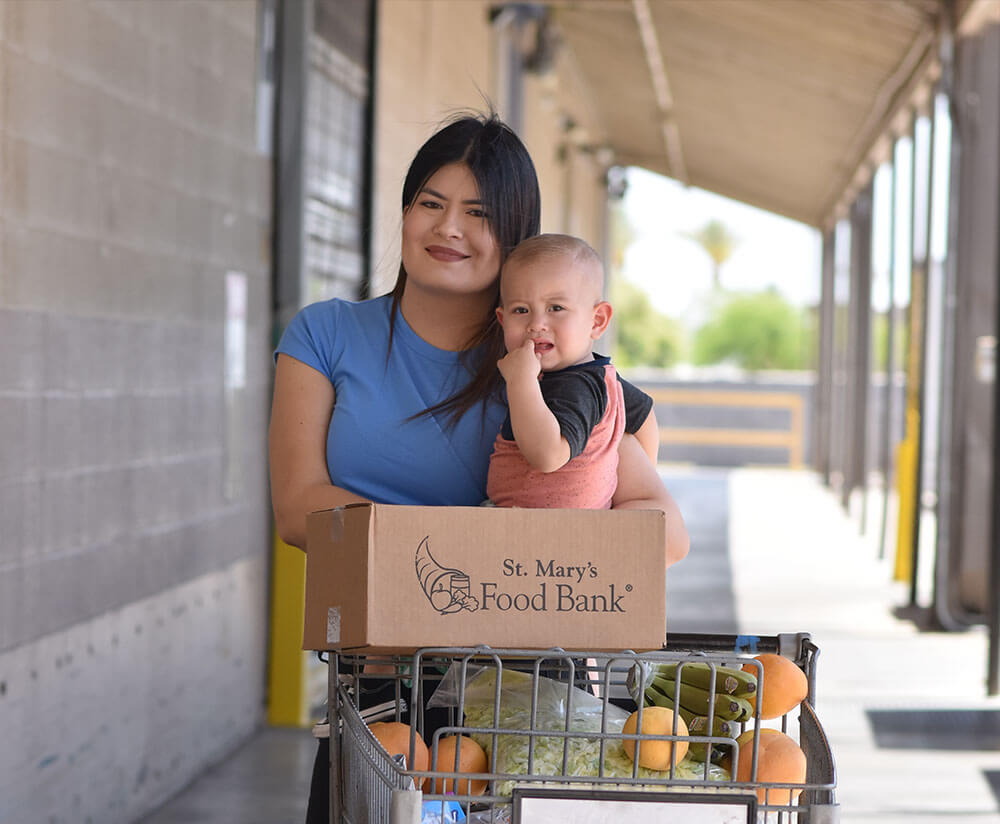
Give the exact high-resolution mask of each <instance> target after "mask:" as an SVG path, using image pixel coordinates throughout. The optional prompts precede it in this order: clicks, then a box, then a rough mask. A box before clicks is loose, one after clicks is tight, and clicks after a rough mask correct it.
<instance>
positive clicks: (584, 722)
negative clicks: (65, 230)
mask: <svg viewBox="0 0 1000 824" xmlns="http://www.w3.org/2000/svg"><path fill="white" fill-rule="evenodd" d="M502 673H503V674H502V681H501V688H500V695H499V718H497V717H496V712H495V710H496V695H497V693H496V676H497V669H496V668H495V667H482V668H473V667H468V668H467V669H466V680H465V690H464V705H463V709H464V712H465V725H466V726H467V727H471V728H477V727H478V728H485V729H491V730H492V729H503V730H532V729H533V730H535V731H539V730H541V731H546V730H548V731H565V730H566V729H567V726H566V710H567V704H569V703H570V700H569V696H570V694H572V702H571V703H572V707H571V710H570V718H569V727H568V729H569V730H570V731H571V732H591V733H596V735H595V736H594V737H589V736H588V737H579V738H576V737H572V738H571V737H563V736H543V735H538V734H537V732H536V733H535V734H533V735H531V736H529V735H526V734H514V733H511V734H494V733H473V732H470V733H469V735H471V736H472V737H473V738H474V739H475V740H476V741H477V742H478V743H479V744H480V745H481V746H482V748H483V749H484V750H485V751H486V754H487V756H488V757H489V758H490V759H491V764H490V771H491V772H493V773H498V774H504V773H506V774H513V775H532V776H539V777H543V776H561V775H564V774H565V775H569V776H578V777H597V776H601V775H603V776H604V777H608V778H625V779H629V780H630V781H631V780H632V770H633V765H632V759H630V758H629V757H628V755H626V753H625V750H624V748H623V747H622V740H621V739H616V738H605V739H604V769H603V771H602V770H601V763H600V761H601V729H602V728H601V724H602V717H604V718H605V720H604V731H605V732H608V733H620V732H621V731H622V727H623V726H624V725H625V721H626V719H627V718H628V716H629V713H628V712H627V711H626V710H624V709H622V708H621V707H618V706H615V705H614V704H610V703H609V704H608V705H607V707H605V705H604V702H603V701H602V700H601V699H600V698H597V697H596V696H594V695H592V694H591V693H589V692H586V691H585V690H582V689H578V688H576V687H573V688H572V689H570V688H569V687H568V686H567V685H566V684H565V683H559V682H557V681H554V680H552V679H550V678H545V677H541V676H540V677H538V678H537V682H538V690H537V695H538V700H537V706H536V709H535V722H534V724H532V723H531V697H532V691H533V690H532V686H533V681H534V680H536V679H534V677H533V676H532V675H531V674H530V673H525V672H518V671H516V670H511V669H507V668H504V669H503V670H502ZM460 679H461V667H460V666H459V665H458V664H454V665H453V666H452V667H451V668H450V669H449V671H448V673H447V674H446V675H445V677H444V679H443V680H442V681H441V683H440V685H439V686H438V688H437V690H436V691H435V693H434V695H433V696H432V697H431V699H430V701H429V702H428V706H445V707H457V706H459V698H460V696H459V691H460V683H459V681H460ZM605 711H606V716H605V715H604V714H605ZM494 737H496V739H497V741H496V759H495V763H494V762H493V761H492V759H493V738H494ZM532 739H533V741H534V760H533V762H532V766H531V771H530V773H529V770H528V760H529V747H530V746H531V745H530V743H529V742H530V740H532ZM567 741H568V744H566V742H567ZM564 744H565V745H566V746H567V747H568V750H569V752H568V756H567V761H566V770H565V773H564V772H563V748H564ZM638 778H639V779H640V780H641V779H669V778H671V776H670V773H669V771H662V772H660V771H657V770H650V769H647V768H645V767H640V768H639V771H638ZM673 779H674V780H677V781H686V782H703V781H704V780H705V764H704V763H702V762H699V761H695V760H694V759H692V758H689V757H685V758H683V759H682V760H681V761H679V762H678V763H677V764H676V765H675V767H674V775H673ZM708 780H709V781H728V780H729V774H728V773H727V772H726V770H724V769H723V768H722V767H720V766H718V765H716V764H709V767H708ZM516 783H518V784H519V783H522V782H520V781H515V780H506V781H501V782H498V783H497V786H496V788H495V789H494V792H495V793H496V794H498V795H510V793H511V790H512V789H513V787H514V785H515V784H516ZM601 786H602V787H606V788H610V787H614V786H617V785H614V784H604V783H603V782H602V784H601ZM628 787H629V788H630V789H636V788H637V787H636V785H634V784H629V785H628ZM642 789H661V790H674V791H676V790H677V789H679V788H678V786H677V785H674V784H671V785H666V784H647V785H645V786H643V787H642Z"/></svg>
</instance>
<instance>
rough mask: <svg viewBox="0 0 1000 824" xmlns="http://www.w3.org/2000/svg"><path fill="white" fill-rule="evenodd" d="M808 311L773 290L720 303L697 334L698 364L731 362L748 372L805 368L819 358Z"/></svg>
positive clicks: (724, 300) (737, 295) (738, 296)
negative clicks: (813, 347)
mask: <svg viewBox="0 0 1000 824" xmlns="http://www.w3.org/2000/svg"><path fill="white" fill-rule="evenodd" d="M806 315H807V313H806V312H804V311H802V310H800V309H797V308H796V307H794V306H792V305H791V304H790V303H788V302H787V301H786V300H785V299H784V298H783V297H782V296H781V295H780V294H779V293H778V292H777V290H775V289H773V288H769V289H767V290H765V291H763V292H756V293H749V294H732V295H729V296H727V297H725V298H723V299H722V300H719V301H717V302H716V304H715V306H714V308H713V309H712V310H711V311H710V315H709V319H708V321H707V322H706V323H705V324H704V325H703V326H701V327H700V328H699V329H698V330H697V331H696V332H695V334H694V342H693V350H694V351H693V360H694V362H695V363H696V364H698V365H708V364H714V363H723V362H729V363H734V364H736V365H737V366H742V367H743V368H744V369H748V370H750V371H756V370H759V369H805V368H808V367H809V365H810V364H809V359H810V358H811V357H813V354H812V347H810V345H809V341H810V339H811V337H812V336H811V335H810V334H809V331H808V330H809V328H810V327H812V326H813V324H812V323H809V321H808V318H807V317H806Z"/></svg>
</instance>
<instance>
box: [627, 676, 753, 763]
mask: <svg viewBox="0 0 1000 824" xmlns="http://www.w3.org/2000/svg"><path fill="white" fill-rule="evenodd" d="M637 676H638V674H637ZM630 680H631V679H630ZM633 683H635V682H633ZM638 683H641V684H642V700H643V702H644V704H645V705H646V706H647V707H648V706H651V705H655V706H658V707H667V708H668V709H671V710H674V711H675V712H677V713H678V714H679V715H680V716H681V718H683V719H684V723H685V724H687V727H688V732H689V733H690V734H691V735H705V736H708V735H712V736H718V737H722V738H733V739H735V738H737V737H738V736H739V734H740V724H741V723H742V722H745V721H749V720H750V719H751V718H752V717H753V705H752V704H751V703H750V701H749V700H747V699H748V698H749V697H750V696H753V695H754V693H756V691H757V677H756V676H755V675H754V674H753V673H752V672H744V671H743V670H741V669H736V668H733V667H726V666H721V665H719V664H709V663H705V662H678V663H669V664H659V665H657V666H655V667H652V668H650V669H648V670H647V671H645V672H644V673H642V675H641V680H639V681H638ZM710 709H711V717H712V722H711V727H710V726H709V715H710V712H709V710H710ZM689 752H690V753H691V755H692V756H694V757H695V758H698V759H699V760H702V761H704V760H705V759H706V758H707V757H708V755H709V753H708V746H707V745H706V744H704V743H700V744H694V745H692V746H691V748H690V750H689ZM713 755H714V753H713Z"/></svg>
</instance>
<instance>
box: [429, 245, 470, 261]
mask: <svg viewBox="0 0 1000 824" xmlns="http://www.w3.org/2000/svg"><path fill="white" fill-rule="evenodd" d="M427 254H429V255H430V256H431V257H432V258H434V260H439V261H441V262H442V263H450V262H452V261H458V260H465V259H466V258H467V257H468V255H467V254H465V253H464V252H459V251H458V250H457V249H451V248H449V247H447V246H428V247H427Z"/></svg>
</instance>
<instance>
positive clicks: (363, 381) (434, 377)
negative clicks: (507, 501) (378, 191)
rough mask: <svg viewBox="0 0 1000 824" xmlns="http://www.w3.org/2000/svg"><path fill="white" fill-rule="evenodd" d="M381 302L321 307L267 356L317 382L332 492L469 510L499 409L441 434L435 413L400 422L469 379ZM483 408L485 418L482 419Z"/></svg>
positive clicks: (481, 494)
mask: <svg viewBox="0 0 1000 824" xmlns="http://www.w3.org/2000/svg"><path fill="white" fill-rule="evenodd" d="M391 307H392V299H391V297H389V296H384V297H380V298H374V299H372V300H367V301H360V302H350V301H345V300H340V299H334V300H328V301H322V302H319V303H314V304H311V305H310V306H307V307H305V308H304V309H302V310H301V311H300V312H299V313H298V314H297V315H296V316H295V317H294V318H293V319H292V321H291V323H289V324H288V327H287V328H286V329H285V332H284V334H283V335H282V336H281V340H280V342H279V343H278V348H277V350H276V355H277V352H283V353H285V354H286V355H290V356H291V357H293V358H295V359H296V360H299V361H302V362H303V363H305V364H307V365H308V366H311V367H312V368H313V369H315V370H317V371H318V372H320V373H322V374H323V375H326V376H327V378H329V379H330V382H331V383H332V384H333V388H334V392H335V393H336V402H335V405H334V409H333V417H332V418H331V420H330V428H329V430H328V431H327V441H326V464H327V469H328V471H329V473H330V480H331V482H332V483H333V484H334V486H339V487H343V488H344V489H349V490H351V491H352V492H354V493H356V494H357V495H361V496H362V497H365V498H368V499H370V500H373V501H376V502H377V503H388V504H411V505H419V506H475V505H477V504H479V503H481V502H482V501H483V500H485V498H486V473H487V469H488V468H489V458H490V452H491V450H492V447H493V440H494V438H495V437H496V433H497V430H498V429H499V427H500V424H501V422H502V421H503V418H504V414H505V407H504V406H503V405H502V404H501V403H499V402H495V403H490V404H487V405H485V407H484V406H483V405H477V406H475V407H473V408H472V409H471V410H470V411H469V412H467V413H466V414H465V415H464V416H463V417H462V418H461V420H460V421H459V422H458V424H457V425H456V426H455V427H453V428H449V427H448V418H447V416H446V415H445V414H441V413H439V414H436V415H433V416H427V415H424V416H421V417H419V418H416V419H415V420H407V419H408V418H410V416H412V415H415V414H417V413H419V412H422V411H423V410H424V409H427V408H428V407H429V406H433V405H434V404H435V403H438V402H439V401H441V400H444V399H445V398H447V397H450V396H451V395H452V394H453V393H454V392H455V391H456V390H457V389H460V388H461V387H462V386H463V385H464V383H465V382H466V381H468V379H469V377H470V375H469V371H468V369H467V368H466V367H465V366H464V365H463V363H462V360H461V358H460V355H459V353H457V352H448V351H445V350H442V349H438V348H436V347H434V346H431V345H430V344H429V343H427V342H426V341H425V340H423V339H422V338H420V337H419V336H418V335H417V334H416V333H415V332H414V331H413V330H412V329H411V328H410V326H409V325H408V324H407V322H406V321H405V320H404V319H403V316H402V314H401V313H398V312H397V313H396V323H395V329H394V331H393V338H392V348H391V350H389V351H388V357H387V350H388V348H389V318H390V311H391ZM484 408H485V415H484V414H483V411H484Z"/></svg>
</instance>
